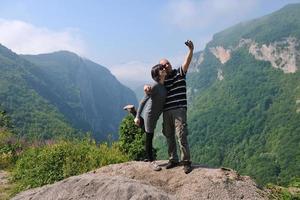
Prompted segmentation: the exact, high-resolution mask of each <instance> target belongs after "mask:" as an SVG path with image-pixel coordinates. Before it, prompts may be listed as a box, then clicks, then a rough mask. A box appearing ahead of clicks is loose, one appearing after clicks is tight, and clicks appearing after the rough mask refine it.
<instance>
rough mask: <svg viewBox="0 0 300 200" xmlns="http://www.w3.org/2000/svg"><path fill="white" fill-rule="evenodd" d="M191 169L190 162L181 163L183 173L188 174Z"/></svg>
mask: <svg viewBox="0 0 300 200" xmlns="http://www.w3.org/2000/svg"><path fill="white" fill-rule="evenodd" d="M192 170H193V168H192V165H191V163H190V162H189V163H185V164H184V165H183V171H184V173H186V174H188V173H190V172H191V171H192Z"/></svg>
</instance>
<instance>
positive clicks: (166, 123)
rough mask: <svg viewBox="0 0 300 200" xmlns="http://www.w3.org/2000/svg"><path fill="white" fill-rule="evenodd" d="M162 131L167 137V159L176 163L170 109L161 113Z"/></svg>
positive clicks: (173, 129)
mask: <svg viewBox="0 0 300 200" xmlns="http://www.w3.org/2000/svg"><path fill="white" fill-rule="evenodd" d="M162 132H163V134H164V136H165V137H166V139H167V144H168V155H169V161H170V162H173V163H178V155H177V148H176V139H175V127H174V118H173V115H172V110H169V111H165V112H164V113H163V130H162Z"/></svg>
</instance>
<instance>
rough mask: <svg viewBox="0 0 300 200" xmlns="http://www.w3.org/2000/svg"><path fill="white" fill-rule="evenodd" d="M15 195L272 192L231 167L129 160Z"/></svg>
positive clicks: (262, 195)
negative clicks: (187, 169) (168, 166)
mask: <svg viewBox="0 0 300 200" xmlns="http://www.w3.org/2000/svg"><path fill="white" fill-rule="evenodd" d="M159 164H161V165H164V164H165V162H164V161H159ZM12 199H13V200H18V199H24V200H26V199H74V200H76V199H110V200H113V199H116V200H118V199H124V200H127V199H128V200H129V199H153V200H160V199H164V200H169V199H170V200H171V199H172V200H175V199H187V200H189V199H223V200H232V199H248V200H250V199H268V193H267V192H266V191H264V190H262V189H259V188H258V187H257V185H256V184H255V182H254V181H253V180H251V179H250V177H245V176H240V175H239V174H238V173H236V172H235V171H233V170H230V169H212V168H206V167H203V166H200V165H194V170H193V171H192V172H191V173H190V174H189V175H188V176H187V175H186V174H184V173H183V171H182V168H181V167H177V168H174V169H172V170H162V171H160V172H159V173H158V172H155V171H153V170H152V169H151V168H150V167H149V163H147V162H127V163H122V164H114V165H109V166H106V167H102V168H100V169H97V170H95V171H93V172H90V173H86V174H82V175H79V176H73V177H70V178H67V179H65V180H62V181H59V182H56V183H54V184H52V185H46V186H43V187H40V188H35V189H31V190H27V191H24V192H21V193H20V194H17V196H15V197H13V198H12Z"/></svg>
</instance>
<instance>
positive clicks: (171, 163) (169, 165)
mask: <svg viewBox="0 0 300 200" xmlns="http://www.w3.org/2000/svg"><path fill="white" fill-rule="evenodd" d="M178 165H179V162H174V161H169V162H168V164H167V165H166V169H171V168H173V167H176V166H178Z"/></svg>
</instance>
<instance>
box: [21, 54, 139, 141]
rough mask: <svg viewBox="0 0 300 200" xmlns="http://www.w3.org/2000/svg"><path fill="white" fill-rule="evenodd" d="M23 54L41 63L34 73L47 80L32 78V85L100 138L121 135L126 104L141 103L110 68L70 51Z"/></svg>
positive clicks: (70, 117) (79, 126) (82, 127)
mask: <svg viewBox="0 0 300 200" xmlns="http://www.w3.org/2000/svg"><path fill="white" fill-rule="evenodd" d="M22 57H23V58H25V59H27V60H28V61H30V62H32V63H34V64H35V65H36V66H37V67H36V68H35V69H34V70H32V71H31V73H32V74H34V75H35V76H37V77H39V78H40V79H42V80H43V81H44V82H45V84H44V85H40V84H36V83H35V81H34V80H31V81H30V85H31V86H32V88H34V89H35V90H36V91H37V92H38V93H39V94H40V95H41V96H43V97H44V98H46V99H47V100H49V101H50V102H51V104H53V105H55V106H56V107H57V108H58V109H59V111H60V112H61V113H63V114H64V116H65V117H66V118H67V119H68V121H70V122H71V124H72V125H73V126H74V127H75V128H77V129H82V130H84V131H92V132H93V134H94V138H96V139H97V140H103V139H107V136H108V134H112V136H113V137H114V138H117V134H116V133H117V130H118V126H119V123H120V121H121V119H122V118H123V117H124V115H125V112H124V111H123V110H122V108H123V106H124V105H126V104H129V103H132V104H137V103H136V102H137V100H136V97H135V94H134V93H133V92H132V91H131V90H130V89H129V88H127V87H125V86H123V85H122V84H121V83H120V82H119V81H118V80H117V79H116V78H115V77H114V76H113V75H112V74H111V73H110V72H109V70H107V69H106V68H105V67H103V66H100V65H98V64H96V63H94V62H92V61H90V60H87V59H84V58H81V57H79V56H77V55H76V54H74V53H71V52H67V51H60V52H55V53H51V54H41V55H34V56H33V55H23V56H22Z"/></svg>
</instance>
